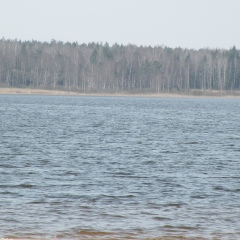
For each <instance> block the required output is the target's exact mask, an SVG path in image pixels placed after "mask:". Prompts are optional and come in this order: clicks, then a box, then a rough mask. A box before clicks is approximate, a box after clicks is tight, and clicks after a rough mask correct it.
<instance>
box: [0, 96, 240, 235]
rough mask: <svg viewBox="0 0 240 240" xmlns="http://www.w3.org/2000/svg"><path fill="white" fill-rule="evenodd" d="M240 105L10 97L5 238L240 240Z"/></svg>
mask: <svg viewBox="0 0 240 240" xmlns="http://www.w3.org/2000/svg"><path fill="white" fill-rule="evenodd" d="M239 119H240V100H239V99H207V98H206V99H204V98H202V99H196V98H192V99H191V98H190V99H178V98H176V99H174V98H169V99H168V98H131V97H79V96H38V95H30V96H29V95H0V237H10V236H12V237H20V238H26V237H33V238H39V237H45V238H46V239H50V238H53V237H56V238H57V239H86V238H90V239H93V238H101V239H108V238H117V239H120V238H126V239H131V238H132V239H149V238H154V237H164V236H165V237H166V236H168V237H171V236H172V237H173V238H177V237H179V239H182V238H181V237H185V238H189V239H196V238H200V237H201V238H204V239H211V238H214V237H215V238H216V239H238V238H240V221H239V219H240V164H239V163H240V121H239Z"/></svg>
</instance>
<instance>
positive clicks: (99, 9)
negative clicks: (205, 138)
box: [0, 0, 240, 49]
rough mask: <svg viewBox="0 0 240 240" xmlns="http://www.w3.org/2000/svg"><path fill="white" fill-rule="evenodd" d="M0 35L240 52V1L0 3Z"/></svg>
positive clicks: (13, 0) (57, 0) (15, 0)
mask: <svg viewBox="0 0 240 240" xmlns="http://www.w3.org/2000/svg"><path fill="white" fill-rule="evenodd" d="M0 37H5V38H7V39H9V38H10V39H15V38H17V39H20V40H32V39H34V40H39V41H50V40H51V39H55V40H61V41H64V42H66V41H70V42H73V41H77V42H78V43H88V42H103V43H105V42H108V43H110V44H113V43H115V42H117V43H122V44H128V43H132V44H136V45H152V46H154V45H164V46H169V47H179V46H180V47H186V48H195V49H199V48H204V47H209V48H226V49H229V48H230V47H232V46H233V45H235V46H236V47H237V48H240V0H0Z"/></svg>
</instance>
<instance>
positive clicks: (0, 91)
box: [0, 87, 240, 98]
mask: <svg viewBox="0 0 240 240" xmlns="http://www.w3.org/2000/svg"><path fill="white" fill-rule="evenodd" d="M11 94H14V95H51V96H96V97H98V96H99V97H108V96H109V97H153V98H240V91H233V92H229V91H222V92H221V91H218V90H191V91H190V92H188V93H186V92H183V93H176V92H169V93H166V92H160V93H128V92H116V93H83V92H74V91H64V90H46V89H35V88H5V87H0V95H11Z"/></svg>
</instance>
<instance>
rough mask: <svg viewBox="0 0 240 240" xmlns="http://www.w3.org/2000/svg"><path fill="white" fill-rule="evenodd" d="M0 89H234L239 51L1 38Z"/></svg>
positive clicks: (238, 82) (239, 85)
mask: <svg viewBox="0 0 240 240" xmlns="http://www.w3.org/2000/svg"><path fill="white" fill-rule="evenodd" d="M0 86H2V87H32V88H44V89H62V90H67V91H79V92H142V93H144V92H150V93H157V92H170V91H179V92H188V91H190V90H192V89H200V90H220V91H224V90H239V89H240V51H239V50H237V49H236V47H233V48H231V49H229V50H223V49H200V50H194V49H182V48H174V49H173V48H169V47H163V46H156V47H150V46H149V47H143V46H140V47H138V46H135V45H130V44H129V45H126V46H124V45H119V44H114V45H112V46H109V44H108V43H105V44H99V43H88V44H78V43H77V42H73V43H69V42H67V43H63V42H57V41H55V40H52V41H51V42H39V41H24V42H23V41H19V40H5V39H1V40H0Z"/></svg>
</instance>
